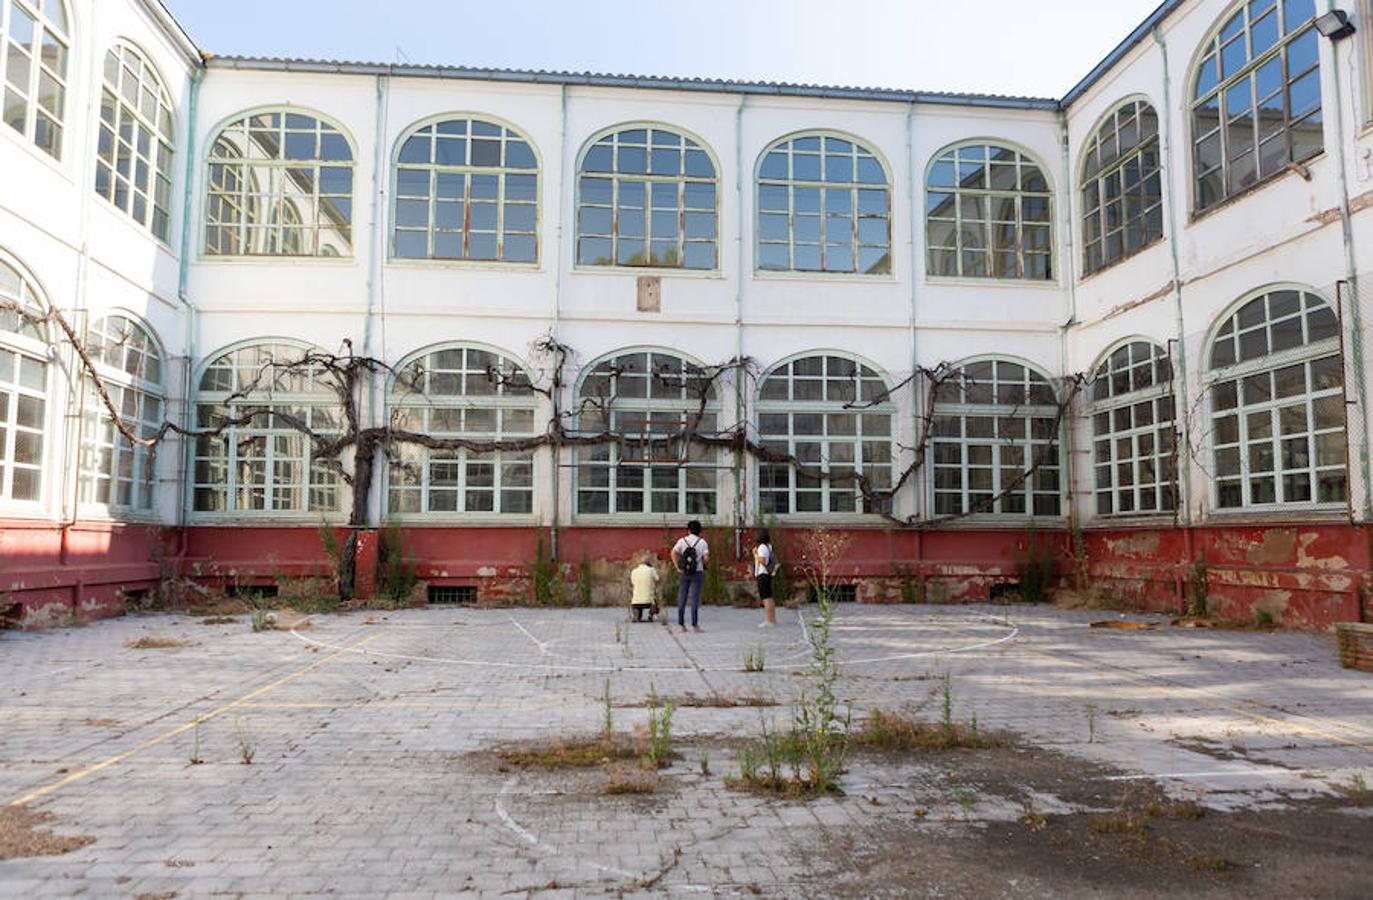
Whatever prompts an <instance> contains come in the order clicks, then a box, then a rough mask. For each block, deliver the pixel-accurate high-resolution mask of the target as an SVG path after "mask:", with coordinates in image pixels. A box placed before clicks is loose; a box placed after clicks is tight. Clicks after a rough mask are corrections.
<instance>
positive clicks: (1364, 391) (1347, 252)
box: [1326, 0, 1373, 522]
mask: <svg viewBox="0 0 1373 900" xmlns="http://www.w3.org/2000/svg"><path fill="white" fill-rule="evenodd" d="M1326 8H1327V9H1329V10H1331V11H1333V10H1334V9H1335V0H1327V3H1326ZM1365 27H1367V26H1365ZM1330 52H1331V54H1332V55H1333V56H1334V57H1335V65H1333V66H1331V67H1330V70H1331V72H1332V73H1333V77H1332V78H1331V84H1332V86H1333V88H1334V91H1335V156H1336V163H1337V165H1338V166H1339V173H1340V230H1341V232H1342V233H1343V236H1344V265H1345V280H1346V281H1348V282H1349V293H1350V295H1351V297H1350V301H1351V302H1350V304H1349V317H1350V323H1349V325H1350V332H1351V334H1350V340H1349V347H1350V350H1351V351H1352V353H1353V356H1354V389H1355V394H1356V400H1357V402H1358V404H1359V408H1360V409H1361V410H1363V413H1364V415H1363V417H1362V418H1363V420H1364V422H1363V427H1362V428H1360V429H1359V468H1360V472H1359V474H1360V476H1361V477H1362V481H1363V518H1364V521H1365V522H1366V521H1368V517H1369V515H1370V514H1371V513H1373V484H1370V483H1369V446H1368V425H1369V421H1368V379H1367V377H1366V374H1365V372H1364V355H1363V353H1364V351H1363V314H1362V313H1361V312H1360V310H1359V266H1358V258H1357V256H1356V254H1355V252H1354V223H1353V220H1352V211H1351V210H1350V208H1349V174H1348V172H1347V171H1346V163H1347V153H1346V151H1345V146H1344V87H1343V83H1342V82H1341V81H1340V66H1339V52H1340V51H1339V44H1331V45H1330ZM1340 327H1341V328H1343V327H1344V324H1343V323H1341V325H1340Z"/></svg>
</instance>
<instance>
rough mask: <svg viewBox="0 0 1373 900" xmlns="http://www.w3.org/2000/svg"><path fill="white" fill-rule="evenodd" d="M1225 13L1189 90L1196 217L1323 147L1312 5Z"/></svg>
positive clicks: (1307, 0) (1257, 0)
mask: <svg viewBox="0 0 1373 900" xmlns="http://www.w3.org/2000/svg"><path fill="white" fill-rule="evenodd" d="M1232 9H1233V12H1231V13H1230V14H1229V15H1227V16H1226V17H1225V18H1224V19H1223V20H1222V24H1221V25H1220V26H1219V27H1218V28H1217V29H1216V30H1215V31H1214V32H1213V33H1212V34H1211V36H1210V37H1208V38H1207V39H1206V42H1205V43H1204V44H1203V49H1202V51H1201V52H1202V53H1203V54H1204V55H1203V57H1202V60H1201V64H1200V65H1199V66H1198V67H1197V73H1196V77H1195V79H1194V81H1193V85H1192V152H1193V158H1192V165H1193V167H1194V175H1193V177H1194V179H1195V183H1196V187H1195V192H1196V195H1195V197H1194V198H1193V202H1194V203H1195V205H1196V210H1197V211H1198V212H1201V211H1202V210H1206V209H1210V208H1211V207H1213V206H1215V205H1216V204H1217V203H1220V202H1221V201H1222V200H1224V199H1225V198H1227V197H1230V196H1233V195H1234V194H1236V193H1238V192H1240V191H1242V190H1244V189H1245V188H1247V187H1249V186H1251V185H1254V184H1257V183H1258V182H1260V181H1262V180H1264V179H1266V178H1269V177H1271V176H1273V175H1276V174H1278V173H1279V172H1281V171H1282V170H1283V169H1284V168H1286V167H1287V164H1288V163H1291V162H1301V161H1302V160H1304V159H1309V158H1310V157H1312V156H1315V155H1316V154H1317V153H1320V152H1321V150H1322V149H1323V148H1324V146H1325V139H1324V132H1323V121H1322V115H1321V73H1320V53H1319V50H1320V48H1319V45H1318V42H1319V39H1318V36H1317V32H1316V28H1315V25H1314V21H1315V15H1316V7H1315V3H1314V2H1313V0H1282V2H1278V0H1248V2H1244V3H1239V4H1236V5H1235V6H1234V7H1232Z"/></svg>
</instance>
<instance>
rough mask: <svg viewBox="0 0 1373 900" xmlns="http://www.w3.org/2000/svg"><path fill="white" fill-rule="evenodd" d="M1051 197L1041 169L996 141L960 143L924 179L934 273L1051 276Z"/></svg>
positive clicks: (1048, 278) (1044, 278)
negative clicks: (990, 142)
mask: <svg viewBox="0 0 1373 900" xmlns="http://www.w3.org/2000/svg"><path fill="white" fill-rule="evenodd" d="M1052 210H1053V198H1052V195H1051V194H1050V192H1049V181H1048V179H1047V178H1045V177H1044V172H1043V171H1042V170H1041V169H1040V167H1039V166H1038V165H1037V164H1036V163H1035V162H1033V161H1032V160H1031V159H1030V158H1029V157H1028V156H1026V155H1025V154H1024V153H1021V152H1020V151H1019V150H1016V149H1015V148H1013V147H1006V146H1002V145H999V144H984V143H976V144H961V145H959V146H957V147H954V148H952V149H950V150H947V151H945V152H944V153H943V154H941V155H940V156H939V158H938V159H936V160H935V162H934V164H933V165H932V166H930V171H929V175H928V177H927V179H926V184H925V212H926V222H925V225H926V236H927V241H928V243H929V248H930V249H929V254H930V262H929V274H931V275H937V276H941V277H958V278H1014V279H1025V280H1030V281H1051V280H1053V277H1054V267H1053V236H1052V229H1053V212H1052Z"/></svg>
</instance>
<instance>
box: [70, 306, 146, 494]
mask: <svg viewBox="0 0 1373 900" xmlns="http://www.w3.org/2000/svg"><path fill="white" fill-rule="evenodd" d="M86 348H87V351H88V352H89V354H90V357H91V362H93V363H94V364H95V368H96V373H97V374H98V375H99V378H100V383H101V385H103V386H104V388H105V392H106V393H107V394H109V397H110V402H111V403H112V404H113V406H114V408H115V409H117V410H119V417H120V419H122V420H123V422H124V424H125V425H126V426H127V427H128V428H129V430H130V431H132V432H133V433H134V434H136V435H138V436H139V437H140V438H150V437H153V436H154V435H155V434H156V433H157V431H158V429H159V428H160V427H161V425H162V421H163V402H164V396H163V386H162V351H161V350H159V349H158V346H157V342H156V341H155V340H154V339H153V336H152V335H151V334H150V333H149V332H148V330H147V329H146V328H144V327H143V326H142V325H141V324H139V323H138V322H135V321H134V320H133V319H130V318H128V317H127V316H122V315H111V316H106V317H105V318H103V319H101V320H100V321H99V322H97V323H95V324H94V325H93V326H91V328H90V330H89V331H87V333H86ZM153 467H154V456H153V453H152V451H151V450H150V449H149V448H148V447H143V446H136V445H134V444H132V443H130V442H129V440H128V438H126V437H124V436H123V435H122V434H120V433H119V431H118V429H116V428H115V423H114V419H112V418H111V417H110V413H109V410H108V409H107V408H106V407H105V404H104V403H103V402H102V401H101V399H100V395H99V393H98V392H97V391H96V389H95V379H93V378H90V377H89V376H87V383H86V398H85V409H84V410H83V411H82V423H81V486H80V490H81V493H80V497H81V502H82V503H94V504H100V505H102V506H108V507H114V508H122V509H128V510H140V511H146V510H150V509H152V508H153V493H154V489H155V485H156V477H155V473H154V471H153Z"/></svg>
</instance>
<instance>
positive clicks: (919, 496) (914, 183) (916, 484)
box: [892, 103, 925, 521]
mask: <svg viewBox="0 0 1373 900" xmlns="http://www.w3.org/2000/svg"><path fill="white" fill-rule="evenodd" d="M914 130H915V104H914V103H907V104H906V180H907V181H908V182H909V184H910V196H909V197H908V198H907V203H908V204H909V206H910V219H911V221H910V227H911V233H910V236H909V238H908V239H907V241H906V243H907V245H908V246H909V248H910V263H911V271H910V275H909V277H910V280H911V311H910V334H911V424H912V427H913V431H912V432H911V443H912V446H915V445H917V444H918V443H919V441H920V424H921V418H920V414H921V409H920V407H921V405H922V404H923V402H924V398H923V397H922V396H921V392H920V378H919V372H920V356H919V354H917V352H916V340H917V334H916V327H915V322H916V309H917V308H916V290H917V288H916V278H915V273H916V270H917V267H918V265H919V259H918V258H917V256H916V254H917V253H919V252H920V250H919V248H918V247H917V246H916V243H915V234H916V231H917V230H918V229H919V227H920V221H919V213H918V210H919V209H920V203H919V202H918V201H919V198H920V188H921V184H920V181H919V180H918V179H917V178H916V174H915V147H914V143H915V137H914V134H913V132H914ZM912 462H914V461H912ZM924 484H925V479H924V478H923V477H922V476H921V473H919V472H916V473H915V478H913V479H912V481H911V488H912V490H913V491H914V494H915V507H914V510H913V514H914V517H915V519H916V520H917V521H918V520H919V519H920V518H921V516H922V515H923V513H924V507H925V491H924ZM892 500H893V503H894V502H895V500H896V498H895V497H893V498H892Z"/></svg>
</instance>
